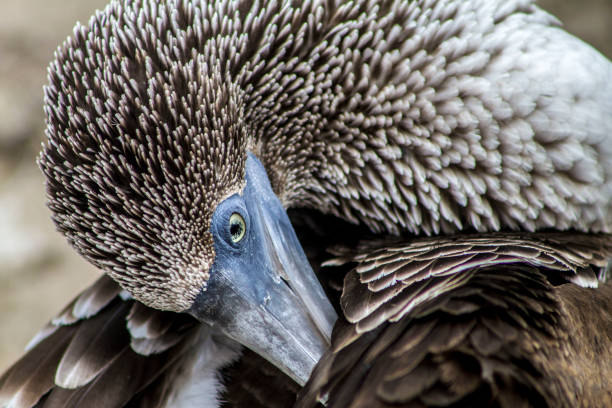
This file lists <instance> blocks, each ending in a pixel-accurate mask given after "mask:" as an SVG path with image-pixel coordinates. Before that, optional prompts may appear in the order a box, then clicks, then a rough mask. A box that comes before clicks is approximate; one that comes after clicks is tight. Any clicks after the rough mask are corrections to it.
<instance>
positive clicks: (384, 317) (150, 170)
mask: <svg viewBox="0 0 612 408" xmlns="http://www.w3.org/2000/svg"><path fill="white" fill-rule="evenodd" d="M48 80H49V83H48V85H47V86H46V87H45V113H46V134H47V137H48V139H47V141H46V142H45V143H44V145H43V150H42V153H41V155H40V159H39V165H40V167H41V169H42V171H43V173H44V174H45V177H46V188H47V199H48V206H49V208H50V210H51V212H52V218H53V221H54V222H55V224H56V226H57V229H58V230H59V232H60V233H61V234H62V235H63V236H64V237H66V239H67V240H68V242H69V243H70V245H72V246H73V247H74V248H75V250H76V251H77V252H78V253H79V254H81V255H82V256H83V257H84V258H85V259H87V260H88V261H89V262H91V263H92V264H94V265H95V266H97V267H99V268H100V269H101V270H102V271H103V272H104V273H105V275H104V276H103V277H101V278H100V279H99V280H98V281H97V282H96V283H94V285H92V286H91V287H90V288H89V289H87V290H85V291H84V292H83V293H82V294H81V295H79V296H78V297H77V298H76V299H75V300H74V301H73V302H72V303H71V304H69V305H68V306H67V308H66V309H65V310H64V311H63V312H61V313H60V314H59V315H58V317H57V318H56V319H54V320H53V321H52V322H51V323H50V324H49V325H48V326H47V327H46V328H45V329H43V330H42V331H41V333H40V334H39V335H38V336H37V337H36V338H35V339H34V340H33V342H32V343H31V344H30V346H29V349H28V352H27V353H26V354H25V356H24V357H23V358H22V359H21V360H19V361H18V362H17V363H15V365H14V366H12V367H11V368H9V369H8V371H7V372H6V373H5V374H4V375H3V376H2V377H0V406H2V407H32V406H38V407H56V406H61V407H68V406H104V407H122V406H146V407H187V406H200V407H202V406H204V407H217V406H220V405H224V404H225V405H226V406H268V407H272V406H287V405H292V404H293V401H294V398H295V396H296V395H297V394H298V393H299V396H298V400H297V404H298V406H314V405H316V404H319V403H323V404H327V405H328V406H330V407H379V406H380V407H383V406H389V405H394V406H398V405H399V406H406V407H408V406H474V404H480V405H491V406H510V405H519V406H544V405H548V406H577V405H581V404H582V405H585V406H588V405H590V406H595V405H596V404H597V403H602V402H605V401H606V399H605V398H609V397H610V391H611V388H610V382H609V380H608V378H611V377H610V374H611V373H612V368H611V367H610V364H608V362H609V361H612V358H611V356H610V353H611V351H610V350H612V348H611V347H609V346H610V345H612V335H611V334H610V333H611V331H612V323H611V322H612V317H611V316H612V310H611V309H610V307H608V305H610V304H612V290H611V289H610V286H609V285H608V284H606V283H602V282H604V281H605V280H606V264H607V259H608V257H609V256H610V255H612V237H611V236H610V235H608V233H609V232H610V227H611V225H612V224H611V219H610V197H611V191H612V163H611V161H612V143H611V140H612V120H610V118H611V117H612V64H611V63H610V62H609V61H608V60H607V59H605V58H604V57H603V56H601V55H600V54H599V53H598V52H597V51H595V50H594V49H593V48H591V47H590V46H588V45H586V44H584V43H582V42H581V41H580V40H578V39H576V38H574V37H572V36H571V35H569V34H568V33H566V32H565V31H563V30H562V29H561V28H560V26H559V23H558V21H557V20H556V19H555V18H554V17H552V16H550V15H549V14H547V13H546V12H544V11H543V10H541V9H540V8H538V7H537V6H536V5H535V4H534V3H533V1H530V0H503V1H502V0H461V1H459V0H413V1H391V0H378V1H368V0H357V1H333V0H330V1H317V0H312V1H305V2H301V1H289V0H279V1H270V2H259V1H255V2H251V1H241V0H235V1H231V0H221V1H195V0H168V1H164V2H157V1H153V0H131V1H115V2H112V3H111V4H110V5H109V6H108V7H106V8H105V9H104V10H103V11H101V12H98V13H97V14H96V15H95V16H94V17H92V19H91V20H90V21H89V22H88V23H87V24H86V25H77V26H76V27H75V29H74V32H73V34H72V35H71V36H70V37H69V38H68V39H67V40H66V41H65V43H64V44H63V45H62V46H60V48H59V49H58V51H57V52H56V54H55V59H54V61H53V62H52V63H51V65H50V66H49V70H48ZM296 231H297V233H296ZM315 273H316V274H315ZM317 275H318V278H319V279H320V281H319V280H318V279H317ZM320 282H322V286H321V284H320ZM337 314H338V315H339V318H338V321H337V323H336V319H337ZM332 327H334V330H333V332H332ZM243 347H244V348H243ZM244 349H247V350H250V351H244ZM241 353H244V354H241ZM248 366H250V367H253V366H254V367H255V368H254V369H252V370H251V371H249V370H246V368H245V367H248ZM315 366H316V367H315ZM274 367H276V368H274ZM313 369H314V371H313ZM245 373H246V374H245ZM311 373H312V376H311ZM258 376H260V378H259V380H261V378H269V379H270V380H269V381H268V382H264V383H262V381H259V382H257V380H258V378H257V377H258ZM247 377H248V378H247ZM304 385H305V387H304V388H303V389H302V390H301V391H300V390H299V388H300V386H304ZM241 386H242V388H241ZM224 388H226V391H225V393H224V392H223V390H224Z"/></svg>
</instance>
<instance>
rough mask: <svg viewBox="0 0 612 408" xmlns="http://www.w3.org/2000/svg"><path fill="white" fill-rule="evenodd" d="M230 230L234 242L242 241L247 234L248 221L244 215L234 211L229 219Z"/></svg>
mask: <svg viewBox="0 0 612 408" xmlns="http://www.w3.org/2000/svg"><path fill="white" fill-rule="evenodd" d="M229 231H230V237H231V239H232V242H233V243H234V244H236V243H238V242H240V241H241V240H242V238H244V235H245V234H246V223H245V222H244V218H242V215H240V214H238V213H233V214H232V215H231V216H230V219H229Z"/></svg>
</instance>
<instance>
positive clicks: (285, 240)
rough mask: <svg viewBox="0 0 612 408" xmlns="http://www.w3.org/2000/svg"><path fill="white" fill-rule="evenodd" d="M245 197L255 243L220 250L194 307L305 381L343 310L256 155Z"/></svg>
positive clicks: (249, 165)
mask: <svg viewBox="0 0 612 408" xmlns="http://www.w3.org/2000/svg"><path fill="white" fill-rule="evenodd" d="M244 202H245V203H246V206H247V209H248V212H249V214H250V220H251V223H250V228H251V242H250V244H249V247H248V248H249V249H248V251H243V252H246V253H241V254H238V255H236V254H225V253H223V251H222V250H218V251H216V252H217V253H216V258H215V263H214V265H213V267H212V268H211V271H210V279H209V281H208V283H207V286H206V288H205V289H203V290H202V292H201V293H200V295H199V296H198V298H197V299H196V301H195V302H194V304H193V306H192V307H191V309H190V310H189V312H190V313H191V314H192V315H194V316H195V317H196V318H198V319H199V320H200V321H203V322H206V323H208V324H210V325H212V326H216V327H218V328H219V329H220V330H221V331H222V332H223V333H225V334H226V335H227V336H229V337H231V338H233V339H234V340H236V341H238V342H239V343H241V344H243V345H245V346H246V347H248V348H250V349H251V350H253V351H255V352H256V353H258V354H260V355H261V356H263V357H264V358H266V359H267V360H269V361H270V362H272V363H273V364H274V365H276V366H277V367H278V368H279V369H281V370H282V371H283V372H285V373H286V374H287V375H289V376H290V377H291V378H293V379H294V380H295V381H296V382H297V383H298V384H300V385H303V384H305V383H306V381H307V380H308V377H309V376H310V372H311V371H312V369H313V368H314V366H315V364H316V363H317V362H318V360H319V358H320V357H321V355H322V354H323V352H324V351H325V350H326V349H327V348H328V347H329V343H330V337H331V330H332V327H333V325H334V323H335V321H336V319H337V315H336V313H335V311H334V309H333V307H332V306H331V304H330V302H329V300H328V299H327V297H326V296H325V293H324V292H323V289H322V288H321V285H320V284H319V282H318V280H317V278H316V276H315V274H314V272H313V270H312V268H311V267H310V264H309V262H308V259H307V258H306V255H305V254H304V251H303V249H302V247H301V245H300V243H299V241H298V239H297V236H296V234H295V231H294V230H293V227H292V226H291V223H290V221H289V218H288V216H287V213H286V211H285V210H284V208H283V207H282V205H281V203H280V201H279V200H278V198H276V196H275V195H274V194H273V192H272V188H271V186H270V183H269V181H268V178H267V176H266V173H265V170H264V169H263V166H262V165H261V163H260V162H259V161H258V160H257V159H256V158H255V157H254V156H249V159H248V161H247V186H246V187H245V191H244Z"/></svg>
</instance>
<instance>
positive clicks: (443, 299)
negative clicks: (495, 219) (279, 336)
mask: <svg viewBox="0 0 612 408" xmlns="http://www.w3.org/2000/svg"><path fill="white" fill-rule="evenodd" d="M575 242H579V243H580V244H579V245H577V246H576V247H573V246H572V244H574V243H575ZM342 252H343V253H342V254H341V258H342V259H343V260H344V261H349V262H353V263H355V264H356V266H355V267H354V269H353V270H352V271H351V272H349V274H348V275H347V277H346V279H345V284H344V291H343V294H342V303H341V304H342V307H343V310H344V311H345V313H346V316H347V317H348V319H349V321H340V322H339V323H338V324H337V326H336V328H335V329H334V333H333V336H332V348H331V349H330V350H329V351H328V352H327V353H326V354H325V355H324V356H323V357H322V359H321V360H320V362H319V364H318V365H317V367H316V368H315V370H314V371H313V374H312V376H311V378H310V380H309V382H308V383H307V385H306V386H305V387H304V389H303V390H302V391H301V393H300V397H299V401H298V404H297V406H298V407H311V406H313V405H314V404H315V402H316V401H320V400H326V399H327V400H328V407H330V408H332V407H360V408H362V407H368V408H370V407H371V408H376V407H387V406H394V407H397V406H402V407H413V406H414V407H433V406H443V407H444V406H446V407H450V406H453V407H473V406H501V407H512V408H516V407H519V406H538V407H539V406H551V407H552V406H555V407H564V406H565V407H575V406H592V407H596V406H605V405H606V404H608V403H612V397H611V396H610V395H611V394H612V382H611V381H610V380H609V379H610V378H611V377H612V365H611V364H609V361H612V284H601V283H600V288H599V289H597V290H595V289H587V288H582V287H579V286H578V285H574V284H571V283H563V282H568V281H574V280H575V279H574V278H575V277H580V279H578V281H582V282H586V283H587V284H588V285H592V284H593V283H595V282H594V280H595V277H596V275H599V276H604V275H605V273H604V271H605V268H606V265H607V259H608V257H610V255H612V238H611V237H610V236H608V235H598V236H591V235H576V234H574V235H572V234H560V233H555V234H544V233H542V234H507V235H502V234H490V235H488V236H487V235H476V236H456V237H447V238H438V239H434V238H427V239H420V240H415V241H412V242H409V243H401V242H396V243H394V244H391V245H390V244H389V243H381V242H378V243H375V244H374V243H366V244H362V245H361V246H360V247H359V249H358V250H357V251H355V252H353V254H352V256H349V255H348V252H349V251H348V250H344V251H342ZM402 258H403V259H402ZM462 259H463V261H462ZM413 262H414V265H413ZM337 263H340V262H337ZM390 276H392V278H389V277H390ZM453 277H456V278H455V279H452V278H453ZM459 277H460V278H459ZM381 279H386V280H389V279H390V280H389V281H390V282H391V284H384V285H377V282H378V281H380V280H381ZM386 292H389V293H392V296H388V295H384V293H386ZM575 292H576V293H575ZM592 311H594V312H592ZM585 349H587V350H588V351H586V352H585V351H584V350H585ZM602 404H603V405H602Z"/></svg>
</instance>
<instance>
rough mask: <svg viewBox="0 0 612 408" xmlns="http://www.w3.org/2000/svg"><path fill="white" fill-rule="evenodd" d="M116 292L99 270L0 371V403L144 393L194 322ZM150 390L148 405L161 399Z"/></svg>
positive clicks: (86, 400) (59, 403)
mask: <svg viewBox="0 0 612 408" xmlns="http://www.w3.org/2000/svg"><path fill="white" fill-rule="evenodd" d="M120 292H121V290H120V288H119V286H118V285H117V284H116V283H114V282H113V281H112V280H111V279H110V278H108V277H106V276H103V277H101V278H100V279H99V280H98V281H96V282H95V283H94V284H93V285H92V286H91V287H89V288H88V289H86V290H85V291H83V292H82V293H81V294H80V295H79V296H77V298H76V299H75V300H74V301H73V302H71V303H70V304H69V305H68V306H67V307H66V308H65V309H64V310H63V311H62V312H61V313H60V315H59V316H58V317H57V318H55V319H53V320H52V322H51V323H50V324H49V325H48V326H47V327H45V328H44V329H43V332H42V334H40V335H39V336H37V337H35V340H34V341H33V344H32V346H31V347H30V349H29V351H28V352H27V353H26V354H25V355H24V356H23V357H22V358H21V359H20V360H19V361H17V362H16V363H15V364H14V365H13V366H12V367H10V368H9V369H8V370H7V372H6V373H5V374H4V375H3V376H2V377H0V406H11V407H14V408H20V407H32V406H37V407H45V408H48V407H72V406H79V407H81V406H104V407H122V406H124V405H125V404H127V403H128V402H129V401H130V400H132V399H134V398H138V399H143V398H144V396H143V395H142V393H143V392H144V391H143V390H144V389H145V388H146V387H147V386H148V385H149V384H151V383H152V382H154V381H155V380H156V379H157V378H158V377H159V376H160V375H161V374H163V373H164V372H165V371H166V370H170V369H171V367H172V365H173V364H177V363H178V362H179V360H180V357H181V356H182V355H184V354H185V353H186V350H187V349H188V348H189V347H188V346H190V345H191V344H192V339H193V338H194V336H195V332H196V331H197V330H198V328H199V324H198V323H197V322H196V321H195V319H193V318H192V317H190V316H188V315H185V314H177V313H171V312H161V311H158V310H154V309H150V308H148V307H146V306H143V305H141V304H139V303H137V302H135V301H134V300H131V299H129V298H125V297H122V296H120ZM139 351H142V353H139ZM128 378H129V381H126V379H128ZM149 391H150V393H151V396H150V397H149V398H148V401H149V402H150V403H151V406H153V405H154V402H155V400H156V398H157V399H158V400H159V399H163V398H164V397H165V394H162V393H156V392H154V390H149ZM158 402H159V401H158Z"/></svg>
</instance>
